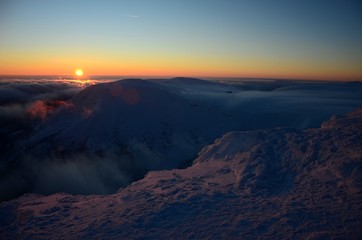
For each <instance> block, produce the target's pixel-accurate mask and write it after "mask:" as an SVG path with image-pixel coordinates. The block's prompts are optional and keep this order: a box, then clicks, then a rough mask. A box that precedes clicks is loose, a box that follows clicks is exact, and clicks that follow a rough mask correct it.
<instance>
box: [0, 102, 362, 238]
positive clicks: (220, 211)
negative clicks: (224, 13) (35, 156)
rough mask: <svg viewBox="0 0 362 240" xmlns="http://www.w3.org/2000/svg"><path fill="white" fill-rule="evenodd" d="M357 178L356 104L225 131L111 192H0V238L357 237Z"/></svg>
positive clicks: (361, 220) (360, 166)
mask: <svg viewBox="0 0 362 240" xmlns="http://www.w3.org/2000/svg"><path fill="white" fill-rule="evenodd" d="M79 101H80V100H79ZM361 183H362V109H358V110H356V111H354V112H351V113H349V114H347V115H345V116H342V117H333V118H332V119H331V120H329V121H327V122H325V123H323V124H322V127H321V128H315V129H309V130H296V129H292V128H275V129H269V130H256V131H234V132H229V133H226V134H224V135H223V136H222V137H221V138H219V139H217V140H215V141H214V143H212V144H211V145H208V146H206V147H204V148H203V149H202V150H201V152H200V153H199V155H198V157H197V158H196V159H195V160H194V161H193V164H192V166H190V167H188V168H186V169H174V170H163V171H151V172H149V173H148V174H147V175H146V176H145V178H143V179H142V180H139V181H137V182H134V183H133V184H131V185H129V186H127V187H125V188H122V189H120V190H119V191H118V192H117V193H115V194H112V195H106V196H100V195H88V196H81V195H70V194H64V193H57V194H54V195H50V196H42V195H36V194H27V195H24V196H22V197H21V198H18V199H16V200H12V201H8V202H3V203H1V204H0V215H1V218H0V238H1V239H258V238H263V239H264V238H266V239H360V237H361V236H362V235H361V234H362V232H361V225H362V212H361V207H362V184H361Z"/></svg>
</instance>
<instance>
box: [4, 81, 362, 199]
mask: <svg viewBox="0 0 362 240" xmlns="http://www.w3.org/2000/svg"><path fill="white" fill-rule="evenodd" d="M297 85H298V84H297ZM328 86H329V85H326V86H324V85H321V84H318V85H313V84H310V86H309V88H311V89H313V95H310V93H309V92H308V88H306V87H305V86H304V87H303V88H301V89H299V90H298V91H295V90H293V91H291V93H289V92H288V91H276V90H271V89H274V88H271V89H270V90H268V91H258V90H255V88H253V90H245V89H244V87H245V86H244V87H240V86H239V85H235V84H234V85H232V84H224V83H217V82H211V81H206V80H200V79H193V78H175V79H125V80H121V81H116V82H109V83H104V84H97V85H93V86H89V87H87V88H85V89H84V90H83V91H81V92H79V93H78V94H77V95H75V96H74V97H73V98H72V99H70V100H69V101H68V102H67V103H66V104H64V105H62V107H60V108H59V109H58V110H55V111H54V112H53V113H52V114H50V115H49V116H47V118H46V119H44V122H43V124H41V125H40V126H39V128H38V129H37V130H36V131H35V132H34V133H33V134H32V135H30V136H29V137H28V138H26V139H24V140H23V141H21V142H20V143H19V144H18V145H19V147H18V148H17V149H16V151H15V153H13V155H12V156H11V158H10V159H9V160H8V159H6V160H7V161H6V163H8V166H5V167H1V169H0V170H1V171H2V172H3V173H6V176H5V175H0V194H1V193H4V195H5V194H6V195H7V197H6V198H5V199H11V198H15V197H17V196H19V195H21V194H23V193H29V192H33V193H42V194H51V193H55V192H68V193H74V194H107V193H114V192H116V191H117V189H118V188H119V187H120V186H123V187H124V186H127V185H128V184H130V183H131V182H133V181H135V180H137V179H140V178H142V177H143V176H144V174H146V173H147V172H148V171H152V170H162V169H173V168H178V167H185V166H189V165H190V164H191V162H192V160H193V159H194V158H195V157H196V156H197V154H198V152H199V151H200V150H201V149H202V148H203V147H205V146H207V145H208V144H210V143H212V142H213V141H214V140H215V139H216V138H218V137H220V136H222V135H223V134H225V133H226V132H229V131H239V130H255V129H268V128H273V127H293V128H297V129H304V128H307V127H317V126H319V125H320V123H321V122H322V121H323V120H326V119H328V118H329V117H330V116H331V115H332V114H339V113H345V112H347V111H350V110H351V109H353V108H355V107H356V106H359V105H361V104H362V98H361V97H360V96H362V95H361V94H360V95H358V96H357V93H358V92H362V89H360V88H357V87H353V89H355V90H354V92H355V93H356V96H357V97H356V96H353V97H351V100H349V99H347V100H348V101H347V100H346V93H345V92H344V91H346V92H348V94H349V93H350V88H347V87H348V86H346V87H344V88H342V90H343V91H341V90H340V89H339V87H338V86H339V85H336V86H334V85H333V88H331V89H329V87H328ZM325 89H328V90H325ZM303 91H305V92H303ZM250 137H251V136H250ZM245 144H246V145H245V147H248V144H247V143H245ZM12 186H16V187H12ZM0 199H2V198H0Z"/></svg>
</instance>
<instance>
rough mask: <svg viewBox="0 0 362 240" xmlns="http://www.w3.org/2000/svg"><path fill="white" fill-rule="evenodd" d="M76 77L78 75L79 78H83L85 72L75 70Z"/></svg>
mask: <svg viewBox="0 0 362 240" xmlns="http://www.w3.org/2000/svg"><path fill="white" fill-rule="evenodd" d="M75 75H77V76H78V77H81V76H83V70H82V69H77V70H75Z"/></svg>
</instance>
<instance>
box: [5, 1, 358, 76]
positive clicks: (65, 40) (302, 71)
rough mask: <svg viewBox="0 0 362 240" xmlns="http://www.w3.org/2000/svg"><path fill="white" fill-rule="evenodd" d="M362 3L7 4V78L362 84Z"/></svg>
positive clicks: (43, 2)
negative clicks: (283, 80)
mask: <svg viewBox="0 0 362 240" xmlns="http://www.w3.org/2000/svg"><path fill="white" fill-rule="evenodd" d="M361 12H362V1H351V0H303V1H299V0H288V1H281V0H275V1H270V0H265V1H262V0H182V1H175V0H118V1H112V0H84V1H81V0H78V1H75V0H72V1H69V0H63V1H59V0H32V1H29V0H0V75H11V74H14V75H23V74H24V75H26V74H29V75H68V74H73V73H74V70H75V69H78V68H81V69H83V71H84V72H85V74H87V75H89V76H90V75H124V76H126V75H135V76H194V77H202V76H204V77H262V78H301V79H326V80H346V81H350V80H362V14H361Z"/></svg>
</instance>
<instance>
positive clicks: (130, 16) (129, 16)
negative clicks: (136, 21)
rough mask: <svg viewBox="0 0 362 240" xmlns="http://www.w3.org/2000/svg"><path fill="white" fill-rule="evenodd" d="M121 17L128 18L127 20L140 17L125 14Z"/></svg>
mask: <svg viewBox="0 0 362 240" xmlns="http://www.w3.org/2000/svg"><path fill="white" fill-rule="evenodd" d="M123 16H125V17H128V18H139V17H140V16H138V15H131V14H125V15H123Z"/></svg>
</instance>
